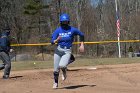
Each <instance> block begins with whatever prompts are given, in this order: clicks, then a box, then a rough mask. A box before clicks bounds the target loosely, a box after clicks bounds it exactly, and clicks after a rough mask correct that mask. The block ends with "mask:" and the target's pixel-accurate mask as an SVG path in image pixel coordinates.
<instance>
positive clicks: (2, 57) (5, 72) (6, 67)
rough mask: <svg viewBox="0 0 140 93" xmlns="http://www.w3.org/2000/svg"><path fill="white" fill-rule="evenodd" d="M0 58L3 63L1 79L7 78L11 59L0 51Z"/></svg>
mask: <svg viewBox="0 0 140 93" xmlns="http://www.w3.org/2000/svg"><path fill="white" fill-rule="evenodd" d="M1 59H2V61H3V63H4V64H5V69H4V75H3V79H8V78H9V75H10V71H11V60H10V57H9V55H8V54H7V53H5V52H1Z"/></svg>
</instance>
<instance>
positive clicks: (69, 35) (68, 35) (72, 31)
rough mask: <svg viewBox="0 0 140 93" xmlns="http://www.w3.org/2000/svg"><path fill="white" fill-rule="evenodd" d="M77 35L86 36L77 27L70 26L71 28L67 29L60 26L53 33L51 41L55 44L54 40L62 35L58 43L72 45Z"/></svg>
mask: <svg viewBox="0 0 140 93" xmlns="http://www.w3.org/2000/svg"><path fill="white" fill-rule="evenodd" d="M75 35H79V36H81V37H84V34H83V33H82V32H81V31H79V30H78V29H77V28H74V27H72V26H69V28H68V29H67V30H65V29H63V28H62V27H61V26H60V27H59V28H57V29H56V30H55V31H54V33H53V34H52V40H51V43H52V44H53V43H54V40H56V39H57V37H58V36H60V37H61V39H60V40H59V41H58V45H60V46H66V47H72V43H73V39H74V36H75Z"/></svg>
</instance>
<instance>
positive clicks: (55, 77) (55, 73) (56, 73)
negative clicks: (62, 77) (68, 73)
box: [53, 72, 59, 83]
mask: <svg viewBox="0 0 140 93" xmlns="http://www.w3.org/2000/svg"><path fill="white" fill-rule="evenodd" d="M53 74H54V81H55V83H58V77H59V72H54V73H53Z"/></svg>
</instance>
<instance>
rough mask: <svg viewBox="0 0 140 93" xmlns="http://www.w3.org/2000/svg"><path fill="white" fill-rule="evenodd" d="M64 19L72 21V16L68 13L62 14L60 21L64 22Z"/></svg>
mask: <svg viewBox="0 0 140 93" xmlns="http://www.w3.org/2000/svg"><path fill="white" fill-rule="evenodd" d="M63 21H70V17H69V15H68V14H62V15H61V16H60V22H63Z"/></svg>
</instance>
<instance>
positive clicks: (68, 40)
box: [51, 14, 84, 89]
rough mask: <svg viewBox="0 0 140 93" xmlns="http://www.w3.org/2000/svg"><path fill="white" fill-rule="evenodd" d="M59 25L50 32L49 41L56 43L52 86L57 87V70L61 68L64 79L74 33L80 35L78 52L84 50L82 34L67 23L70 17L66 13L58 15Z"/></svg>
mask: <svg viewBox="0 0 140 93" xmlns="http://www.w3.org/2000/svg"><path fill="white" fill-rule="evenodd" d="M59 21H60V27H58V28H57V29H56V30H55V31H54V33H53V34H52V40H51V43H52V44H54V43H57V48H56V49H55V53H54V73H53V74H54V84H53V88H55V89H56V88H58V77H59V72H60V70H62V80H65V79H66V77H67V75H66V70H67V69H66V68H67V65H68V64H69V61H70V58H71V50H72V49H71V48H72V43H73V39H74V36H75V35H79V36H80V41H81V44H80V48H79V50H80V52H84V34H83V33H82V32H81V31H79V30H78V29H77V28H74V27H72V26H70V25H69V23H70V17H69V15H68V14H62V15H61V16H60V20H59Z"/></svg>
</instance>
